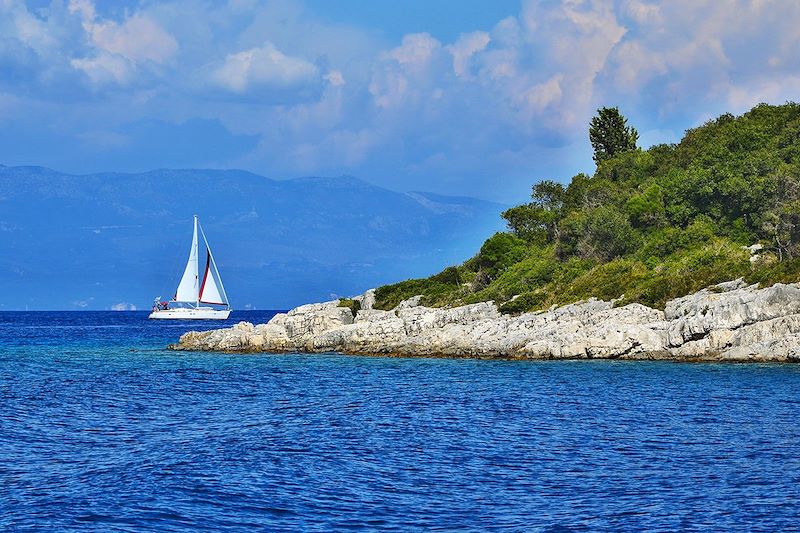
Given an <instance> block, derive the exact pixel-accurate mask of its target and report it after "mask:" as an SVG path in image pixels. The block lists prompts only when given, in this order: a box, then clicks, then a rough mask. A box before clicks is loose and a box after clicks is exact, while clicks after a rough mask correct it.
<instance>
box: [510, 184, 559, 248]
mask: <svg viewBox="0 0 800 533" xmlns="http://www.w3.org/2000/svg"><path fill="white" fill-rule="evenodd" d="M565 198H566V189H564V186H563V185H562V184H560V183H556V182H555V181H551V180H544V181H541V182H539V183H537V184H536V185H534V186H533V191H532V192H531V199H532V201H531V202H530V203H528V204H524V205H518V206H516V207H512V208H511V209H507V210H506V211H504V212H503V214H502V217H503V218H504V219H506V222H507V223H508V227H509V229H511V231H512V232H513V233H514V234H515V235H517V236H518V237H521V238H523V239H525V240H527V241H530V242H536V243H539V244H544V243H545V242H551V241H554V240H556V239H558V221H559V220H560V219H561V216H562V213H563V210H564V200H565Z"/></svg>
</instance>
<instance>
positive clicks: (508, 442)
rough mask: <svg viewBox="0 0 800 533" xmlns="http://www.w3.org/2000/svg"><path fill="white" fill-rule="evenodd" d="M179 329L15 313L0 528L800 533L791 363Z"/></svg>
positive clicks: (6, 327) (122, 316) (5, 326)
mask: <svg viewBox="0 0 800 533" xmlns="http://www.w3.org/2000/svg"><path fill="white" fill-rule="evenodd" d="M269 316H270V314H269V313H262V314H255V313H254V314H249V315H248V314H245V313H240V314H239V315H238V316H234V317H233V319H234V321H235V320H239V319H245V320H251V321H259V320H263V319H266V318H268V317H269ZM198 326H200V327H209V325H206V324H192V325H189V326H188V327H190V328H191V327H198ZM210 326H217V324H211V325H210ZM186 329H187V325H185V324H175V323H152V322H148V321H147V320H146V313H0V529H3V530H11V531H14V530H17V531H26V530H34V529H36V530H78V529H92V530H97V531H109V530H121V531H181V530H186V531H189V530H196V529H224V528H227V529H231V530H242V531H244V530H251V529H253V528H260V529H267V530H286V531H297V530H306V531H314V530H319V531H323V530H324V531H329V530H344V529H364V530H398V531H410V530H423V529H425V530H428V529H438V530H456V529H457V530H487V529H496V530H508V531H523V530H524V531H547V532H571V531H765V532H767V531H768V532H774V531H796V530H798V524H800V508H799V507H798V503H799V502H800V367H798V366H792V365H707V364H676V363H653V362H613V361H592V362H550V361H543V362H519V361H514V362H512V361H477V360H446V359H392V358H361V357H346V356H341V355H336V354H324V355H299V354H294V355H267V354H264V355H246V356H243V355H238V356H237V355H221V354H207V353H173V352H168V351H165V350H163V347H164V346H165V345H166V344H167V343H168V342H173V341H174V340H175V339H176V338H177V337H178V335H179V334H180V333H181V332H182V331H184V330H186Z"/></svg>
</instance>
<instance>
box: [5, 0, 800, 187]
mask: <svg viewBox="0 0 800 533" xmlns="http://www.w3.org/2000/svg"><path fill="white" fill-rule="evenodd" d="M101 7H103V6H102V4H96V3H94V2H93V1H92V0H70V1H69V2H66V3H65V2H58V1H55V2H52V3H51V4H49V6H48V7H44V8H34V7H31V6H30V5H28V4H26V3H25V2H22V1H20V0H0V34H1V35H3V36H4V37H3V38H2V39H0V72H2V73H3V76H2V77H0V141H1V142H0V146H2V148H0V160H2V162H4V163H6V164H20V163H37V164H47V165H51V166H57V167H59V168H62V169H65V170H71V171H94V170H101V169H100V168H94V167H92V163H91V162H92V161H101V162H102V164H103V165H104V167H103V169H109V166H110V165H112V164H113V162H114V161H117V162H118V163H119V168H111V169H112V170H142V169H146V168H152V167H158V166H165V165H166V164H168V163H169V162H170V161H172V160H171V159H170V158H169V157H168V156H165V154H164V152H165V150H152V151H149V150H144V149H143V147H146V146H149V145H150V144H152V143H148V142H146V140H147V139H148V138H153V137H154V136H155V137H159V138H160V137H163V138H164V139H165V141H164V142H166V143H167V145H168V144H169V142H170V138H169V135H167V132H184V133H185V132H186V130H187V129H190V128H191V126H187V125H192V124H200V125H205V124H211V125H214V127H215V128H216V129H215V130H214V131H215V134H214V135H203V134H198V135H194V136H191V138H192V139H199V141H198V142H197V145H196V147H195V148H196V150H194V151H193V152H192V153H193V155H191V156H188V157H184V158H182V159H181V161H182V162H183V161H185V162H186V165H187V166H222V167H243V168H246V169H249V170H253V171H257V172H260V173H263V174H267V175H271V176H275V177H290V176H297V175H303V174H341V173H349V174H356V175H359V176H362V177H364V178H366V179H369V180H371V181H374V182H376V183H379V184H381V185H388V186H391V187H394V188H397V189H425V190H433V191H437V192H447V193H453V192H459V193H466V194H475V195H481V196H485V197H491V198H494V199H500V200H506V201H508V200H512V199H517V198H519V197H520V195H522V194H524V191H525V190H527V188H528V187H529V185H530V184H531V183H532V182H533V181H535V180H538V179H542V178H551V177H552V178H556V179H561V178H567V177H568V176H569V175H570V174H571V173H574V172H577V171H581V170H589V171H590V170H591V168H592V165H591V156H590V153H589V147H588V142H587V140H586V127H587V124H588V121H589V119H590V118H591V116H592V115H593V113H594V111H595V109H597V107H599V106H602V105H619V106H621V108H622V109H623V112H625V113H626V114H627V115H628V116H629V117H630V118H631V120H632V122H633V123H634V125H636V126H637V127H638V128H639V130H640V132H641V133H642V139H643V140H646V141H648V142H664V141H673V140H675V139H677V138H679V137H680V135H681V132H682V131H683V130H684V129H685V128H687V127H690V126H693V125H696V124H698V123H699V122H702V121H703V120H705V119H707V118H710V117H711V116H714V115H716V114H719V113H721V112H724V111H733V112H741V111H744V110H746V109H748V108H749V107H751V106H752V105H754V104H756V103H758V102H760V101H768V102H773V103H782V102H784V101H786V100H792V99H797V94H798V90H800V56H798V54H797V53H796V50H797V49H798V45H800V29H799V28H800V26H798V25H797V24H796V21H797V20H800V4H798V3H794V2H783V1H778V0H752V1H744V0H731V1H730V2H717V1H712V0H701V1H697V0H694V1H689V0H675V1H672V2H667V3H655V2H646V1H643V0H616V1H613V2H608V1H599V0H562V1H551V2H539V1H533V0H530V1H523V2H521V3H520V6H519V10H518V12H517V13H515V14H514V15H513V16H509V17H507V18H504V19H502V20H486V24H485V27H483V28H464V33H462V34H461V35H460V36H459V37H458V38H457V39H455V40H453V42H443V41H442V40H440V39H438V38H437V37H436V32H435V31H416V30H415V29H414V28H409V31H408V32H407V33H406V34H405V35H404V36H403V37H402V39H401V40H400V41H399V42H391V41H388V40H387V39H386V38H384V37H381V33H380V31H376V30H379V28H378V29H376V28H365V27H358V26H355V25H349V24H347V22H346V21H333V20H331V19H330V18H323V17H321V16H319V15H317V14H315V12H314V11H313V9H311V8H309V7H308V6H306V5H305V4H303V3H302V2H300V1H299V0H297V1H294V0H276V1H257V0H247V1H245V0H230V1H229V2H205V1H201V0H167V1H164V2H158V3H156V2H141V3H132V4H130V5H128V6H126V7H125V8H124V9H121V8H120V9H109V8H108V7H107V6H106V9H105V10H103V9H101ZM452 9H453V10H457V9H458V4H457V3H455V2H454V3H452ZM189 13H191V16H189V15H187V14H189ZM453 16H454V17H456V16H457V13H455V12H454V13H453ZM141 124H147V125H148V127H147V128H142V127H140V126H137V125H141ZM217 130H221V131H217ZM137 132H138V133H137ZM159 132H160V133H159ZM137 135H140V136H142V138H138V137H137ZM239 139H246V142H241V143H239V142H238V141H237V140H239ZM252 140H254V142H253V141H252ZM175 141H176V142H177V143H178V144H180V145H181V146H184V145H186V144H187V143H186V142H185V141H183V140H182V139H176V140H175ZM215 146H225V147H226V148H225V149H224V150H215ZM231 146H235V147H238V148H231ZM98 153H102V157H100V158H97V157H93V156H95V155H97V154H98ZM137 165H138V166H137Z"/></svg>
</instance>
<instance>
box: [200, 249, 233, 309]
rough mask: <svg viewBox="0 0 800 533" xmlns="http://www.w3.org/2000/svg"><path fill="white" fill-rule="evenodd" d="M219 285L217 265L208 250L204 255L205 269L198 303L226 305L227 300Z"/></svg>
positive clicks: (220, 284)
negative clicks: (205, 255)
mask: <svg viewBox="0 0 800 533" xmlns="http://www.w3.org/2000/svg"><path fill="white" fill-rule="evenodd" d="M221 286H222V282H221V280H220V279H219V271H218V270H217V265H215V264H214V258H213V257H211V252H210V251H209V252H208V254H207V257H206V271H205V274H204V275H203V282H202V283H201V284H200V303H204V304H217V305H227V303H228V300H227V298H225V292H224V291H223V290H222V289H221V288H220V287H221Z"/></svg>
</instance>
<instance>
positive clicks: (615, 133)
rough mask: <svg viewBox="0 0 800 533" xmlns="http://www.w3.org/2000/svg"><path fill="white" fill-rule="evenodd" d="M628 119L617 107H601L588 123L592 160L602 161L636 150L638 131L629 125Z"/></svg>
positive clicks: (598, 162)
mask: <svg viewBox="0 0 800 533" xmlns="http://www.w3.org/2000/svg"><path fill="white" fill-rule="evenodd" d="M627 124H628V119H626V118H625V117H623V116H622V114H621V113H620V112H619V108H617V107H601V108H600V109H598V110H597V116H595V117H594V118H593V119H592V122H591V123H590V124H589V141H590V142H591V143H592V148H593V149H594V162H595V163H597V164H598V165H599V164H600V163H602V162H603V161H605V160H607V159H610V158H612V157H614V155H616V154H618V153H622V152H628V151H631V150H636V141H637V140H638V139H639V133H638V132H637V131H636V130H635V129H634V128H633V127H629V126H628V125H627Z"/></svg>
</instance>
